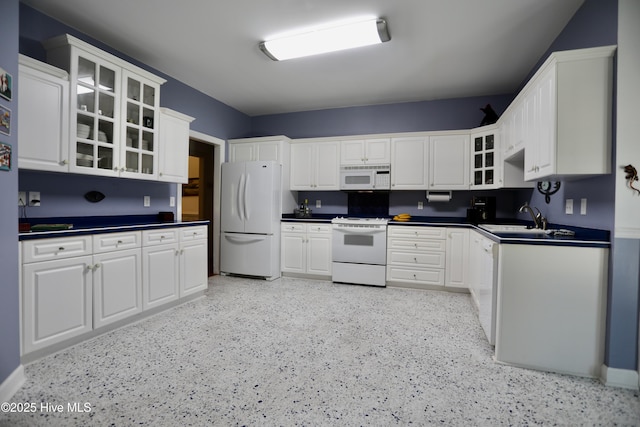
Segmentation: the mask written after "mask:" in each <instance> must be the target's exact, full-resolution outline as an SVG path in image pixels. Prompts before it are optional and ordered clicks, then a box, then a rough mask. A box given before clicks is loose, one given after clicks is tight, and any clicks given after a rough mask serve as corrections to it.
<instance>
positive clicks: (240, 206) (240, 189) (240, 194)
mask: <svg viewBox="0 0 640 427" xmlns="http://www.w3.org/2000/svg"><path fill="white" fill-rule="evenodd" d="M244 180H245V175H244V174H242V175H240V183H239V185H238V200H237V201H238V216H239V217H240V219H241V220H242V219H244V191H245V188H244V186H245V182H244Z"/></svg>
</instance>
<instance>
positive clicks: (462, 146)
mask: <svg viewBox="0 0 640 427" xmlns="http://www.w3.org/2000/svg"><path fill="white" fill-rule="evenodd" d="M429 189H433V190H468V189H469V134H468V133H465V134H446V135H434V136H430V137H429Z"/></svg>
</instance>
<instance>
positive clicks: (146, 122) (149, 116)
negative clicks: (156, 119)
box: [142, 108, 153, 129]
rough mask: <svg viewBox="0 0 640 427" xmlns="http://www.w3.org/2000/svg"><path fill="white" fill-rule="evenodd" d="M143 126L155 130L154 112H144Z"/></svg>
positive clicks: (146, 109)
mask: <svg viewBox="0 0 640 427" xmlns="http://www.w3.org/2000/svg"><path fill="white" fill-rule="evenodd" d="M142 126H144V127H146V128H149V129H153V110H150V109H148V108H145V109H144V110H143V111H142Z"/></svg>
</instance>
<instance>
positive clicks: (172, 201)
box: [169, 196, 176, 208]
mask: <svg viewBox="0 0 640 427" xmlns="http://www.w3.org/2000/svg"><path fill="white" fill-rule="evenodd" d="M175 205H176V197H175V196H171V197H169V207H172V208H173V207H175Z"/></svg>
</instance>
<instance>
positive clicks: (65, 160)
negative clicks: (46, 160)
mask: <svg viewBox="0 0 640 427" xmlns="http://www.w3.org/2000/svg"><path fill="white" fill-rule="evenodd" d="M68 163H69V162H68V161H67V159H64V160H63V161H61V162H60V164H61V165H62V166H66V165H67V164H68Z"/></svg>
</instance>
